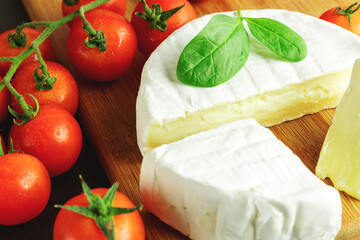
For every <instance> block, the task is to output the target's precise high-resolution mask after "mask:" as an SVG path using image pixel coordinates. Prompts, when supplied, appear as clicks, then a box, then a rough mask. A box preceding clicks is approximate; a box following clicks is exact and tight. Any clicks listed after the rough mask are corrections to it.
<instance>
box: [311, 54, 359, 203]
mask: <svg viewBox="0 0 360 240" xmlns="http://www.w3.org/2000/svg"><path fill="white" fill-rule="evenodd" d="M316 175H317V176H319V177H320V178H321V179H324V178H326V177H329V178H330V179H331V180H332V182H333V183H334V186H335V188H337V189H339V190H342V191H345V192H346V193H348V194H350V195H351V196H353V197H355V198H357V199H360V61H359V60H358V61H357V62H356V63H355V65H354V70H353V75H352V80H351V82H350V85H349V88H348V90H347V91H346V94H345V95H344V98H343V99H342V100H341V102H340V104H339V107H338V108H337V109H336V112H335V115H334V118H333V122H332V125H331V127H330V129H329V131H328V133H327V135H326V138H325V142H324V144H323V147H322V149H321V153H320V157H319V162H318V165H317V166H316Z"/></svg>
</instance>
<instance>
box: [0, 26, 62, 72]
mask: <svg viewBox="0 0 360 240" xmlns="http://www.w3.org/2000/svg"><path fill="white" fill-rule="evenodd" d="M10 32H15V29H12V30H8V31H6V32H3V33H1V34H0V57H15V56H17V55H19V54H20V53H22V52H23V51H24V50H25V49H26V48H28V47H29V46H30V44H31V43H32V42H33V41H34V40H35V39H36V38H37V37H38V36H39V35H40V34H41V32H40V31H38V30H36V29H34V28H24V29H23V32H24V33H25V34H26V36H27V43H26V46H25V47H11V46H10V44H9V42H8V34H9V33H10ZM39 50H40V52H41V55H42V57H43V59H44V60H48V61H55V60H56V55H55V50H54V47H53V45H52V44H51V41H50V39H46V40H45V41H44V42H43V43H42V44H41V45H40V46H39ZM33 61H38V57H37V56H36V54H35V52H33V53H32V54H31V55H30V56H29V57H27V58H26V59H25V60H24V61H23V62H22V63H21V65H20V67H22V66H24V65H25V64H27V63H30V62H33ZM10 65H11V63H10V62H5V61H0V75H2V76H5V74H6V73H7V71H8V70H9V68H10Z"/></svg>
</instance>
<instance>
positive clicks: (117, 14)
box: [62, 0, 196, 81]
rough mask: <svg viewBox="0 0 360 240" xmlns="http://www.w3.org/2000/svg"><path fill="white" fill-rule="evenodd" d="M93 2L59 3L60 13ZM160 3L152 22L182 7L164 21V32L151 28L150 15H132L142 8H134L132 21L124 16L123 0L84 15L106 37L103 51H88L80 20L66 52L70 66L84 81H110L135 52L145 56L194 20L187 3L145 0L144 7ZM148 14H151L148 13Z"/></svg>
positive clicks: (75, 23) (194, 16)
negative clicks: (137, 50) (69, 4)
mask: <svg viewBox="0 0 360 240" xmlns="http://www.w3.org/2000/svg"><path fill="white" fill-rule="evenodd" d="M92 1H93V0H80V1H79V2H78V4H76V5H73V6H70V7H69V6H67V5H65V3H62V9H63V13H64V14H65V15H66V14H69V13H70V12H72V11H74V10H76V9H78V8H79V7H80V6H81V5H83V4H86V3H88V2H92ZM154 4H159V5H160V7H161V12H159V13H157V14H153V16H152V17H153V19H155V18H157V17H158V18H159V19H161V13H163V12H166V11H169V10H172V9H175V8H177V7H180V6H183V5H184V6H183V7H182V8H181V9H180V10H178V11H177V12H176V13H175V14H173V15H172V16H171V17H170V18H168V19H167V20H166V30H165V31H164V32H162V31H161V30H160V29H152V28H150V26H149V25H150V23H151V21H152V19H151V16H150V17H149V19H147V20H145V19H144V18H140V17H138V16H136V14H135V13H144V12H146V11H145V9H144V5H143V3H142V2H139V3H138V4H137V6H136V7H135V9H134V11H133V14H132V17H131V22H128V21H127V20H126V19H125V18H124V17H123V15H124V14H125V8H126V0H110V1H109V2H107V3H105V4H103V5H101V6H100V7H98V8H96V9H94V10H92V11H90V12H88V13H86V14H85V17H86V19H87V20H88V21H89V22H90V23H91V25H92V27H93V28H94V29H95V30H98V29H101V30H102V31H103V33H104V35H105V37H106V40H107V42H106V51H104V52H101V53H99V51H98V50H97V49H96V48H88V47H86V46H85V45H84V40H85V39H86V38H87V37H88V36H87V34H86V33H85V32H84V30H83V29H82V25H83V23H82V21H81V19H80V18H77V19H75V20H74V21H73V22H71V29H70V33H69V40H68V45H67V52H68V56H69V59H70V61H71V63H72V64H73V66H75V68H76V69H77V70H78V71H79V72H80V73H81V74H82V75H83V76H85V77H86V78H88V79H91V80H95V81H111V80H115V79H118V78H119V77H120V76H121V75H123V74H124V73H125V72H126V71H127V70H128V68H129V67H130V65H131V63H132V62H133V60H134V57H135V53H136V49H139V51H140V52H141V53H142V54H143V55H145V56H146V57H148V56H149V55H150V54H151V53H152V52H153V51H154V50H155V48H156V47H157V46H158V45H159V44H160V43H161V42H162V41H163V40H165V39H166V38H167V37H168V36H169V35H170V34H171V33H172V32H173V31H175V30H176V29H178V28H179V27H181V26H182V25H184V24H185V23H187V22H189V21H191V20H193V19H195V18H196V13H195V10H194V8H193V7H192V5H191V4H190V3H189V2H188V1H187V0H147V1H146V5H147V6H149V7H150V6H153V5H154ZM150 15H151V14H150Z"/></svg>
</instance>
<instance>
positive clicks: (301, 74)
mask: <svg viewBox="0 0 360 240" xmlns="http://www.w3.org/2000/svg"><path fill="white" fill-rule="evenodd" d="M242 13H243V15H244V16H245V17H269V18H273V19H276V20H278V21H280V22H282V23H284V24H286V25H288V26H289V27H291V28H292V29H293V30H295V31H296V32H297V33H298V34H300V35H301V36H302V37H303V38H304V40H305V41H306V43H307V46H308V56H307V57H306V58H305V59H304V60H302V61H300V62H297V63H292V62H288V61H284V60H281V59H279V58H278V57H276V56H275V55H274V54H273V53H271V52H270V50H267V49H265V47H263V46H262V45H261V44H260V43H259V42H258V41H257V40H256V39H255V38H253V37H251V45H250V46H251V50H250V55H249V59H248V61H247V63H246V64H245V67H243V68H242V69H241V70H240V71H239V72H238V74H236V75H235V76H234V77H233V78H232V79H230V80H229V81H228V82H226V83H224V84H221V85H219V86H217V87H213V88H197V87H192V86H187V85H184V84H182V83H180V82H179V81H178V80H177V78H176V67H177V62H178V59H179V56H180V54H181V52H182V50H183V49H184V47H185V46H186V45H187V43H188V42H189V41H190V40H191V39H192V38H194V37H195V36H196V34H197V33H198V32H199V31H200V30H201V29H202V28H203V27H204V26H205V25H206V23H207V22H208V21H209V20H210V18H211V16H212V15H207V16H203V17H201V18H199V19H196V20H194V21H192V22H190V23H188V24H186V25H185V26H183V27H182V28H180V29H179V30H177V31H175V32H174V33H173V34H172V35H171V36H170V37H168V38H167V39H166V40H165V41H164V42H163V43H162V44H161V45H160V46H159V47H158V48H157V49H156V50H155V51H154V53H153V54H152V55H151V56H150V58H149V59H148V61H147V62H146V64H145V66H144V68H143V72H142V77H141V85H140V89H139V94H138V98H137V103H136V110H137V120H136V124H137V135H138V137H137V139H138V145H139V148H140V150H141V152H142V153H145V152H147V151H149V150H150V149H153V148H155V147H157V146H160V145H162V144H165V143H170V142H173V141H176V140H179V139H182V138H184V137H186V136H188V135H191V134H194V133H198V132H201V131H205V130H208V129H212V128H214V127H217V126H220V125H222V124H225V123H227V122H231V121H234V120H236V119H242V118H249V117H250V118H255V119H256V120H258V121H259V122H260V123H261V124H262V125H264V126H271V125H274V124H278V123H281V122H283V121H286V120H291V119H295V118H298V117H301V116H302V115H304V114H309V113H314V112H318V111H320V110H322V109H324V108H331V107H334V106H337V104H338V102H339V101H340V99H341V97H342V95H343V94H344V92H345V90H346V88H347V86H348V82H349V79H350V75H351V67H352V64H353V62H354V61H355V59H356V58H358V57H359V56H360V40H359V37H358V36H356V35H355V34H353V33H351V32H349V31H347V30H345V29H343V28H341V27H338V26H336V25H334V24H331V23H328V22H325V21H323V20H320V19H317V18H315V17H312V16H308V15H305V14H301V13H297V12H291V11H286V10H273V9H270V10H269V9H267V10H247V11H243V12H242ZM223 14H226V15H229V16H236V12H227V13H223Z"/></svg>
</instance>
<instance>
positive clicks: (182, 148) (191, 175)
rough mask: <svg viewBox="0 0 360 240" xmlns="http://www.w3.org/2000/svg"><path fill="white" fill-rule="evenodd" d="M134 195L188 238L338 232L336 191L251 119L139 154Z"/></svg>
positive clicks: (305, 236) (305, 238)
mask: <svg viewBox="0 0 360 240" xmlns="http://www.w3.org/2000/svg"><path fill="white" fill-rule="evenodd" d="M300 179H301V180H300ZM140 193H141V198H142V202H143V203H144V205H145V207H146V209H147V210H148V211H149V212H151V213H153V214H154V215H156V216H157V217H159V218H160V219H161V220H162V221H164V222H165V223H167V224H169V225H170V226H172V227H174V228H175V229H177V230H179V231H180V232H182V233H183V234H185V235H187V236H189V237H190V238H192V239H206V240H212V239H301V240H313V239H319V240H320V239H322V240H329V239H333V238H334V237H335V235H336V234H337V233H338V231H339V230H340V227H341V211H342V208H341V199H340V195H339V193H338V191H336V190H335V189H334V188H332V187H330V186H327V185H326V184H324V183H323V182H322V181H321V180H320V179H318V178H317V177H316V176H315V175H314V174H312V173H311V172H310V171H309V170H308V169H307V168H306V167H305V165H303V163H302V162H301V160H300V159H299V158H298V157H297V156H296V155H294V154H293V153H292V152H291V150H290V149H288V148H287V147H286V146H285V145H284V144H283V143H281V141H280V140H278V139H277V138H276V137H275V136H274V135H273V134H272V133H271V131H270V130H268V129H266V128H264V127H262V126H260V125H259V124H258V123H257V122H256V121H255V120H253V119H243V120H238V121H235V122H232V123H228V124H225V125H222V126H220V127H218V128H215V129H211V130H209V131H205V132H201V133H198V134H194V135H192V136H189V137H186V138H184V139H182V140H180V141H177V142H173V143H170V144H164V145H162V146H160V147H158V148H155V149H153V150H151V151H150V152H148V153H146V154H145V155H144V159H143V162H142V166H141V173H140Z"/></svg>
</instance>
